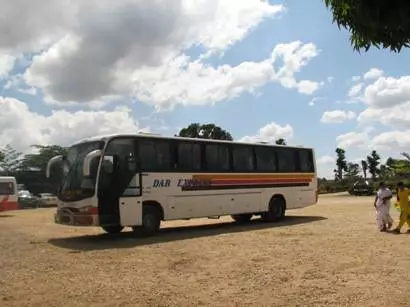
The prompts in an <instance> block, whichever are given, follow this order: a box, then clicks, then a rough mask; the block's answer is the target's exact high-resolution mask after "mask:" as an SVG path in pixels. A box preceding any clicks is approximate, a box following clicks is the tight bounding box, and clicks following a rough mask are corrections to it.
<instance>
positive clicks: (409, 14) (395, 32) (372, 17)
mask: <svg viewBox="0 0 410 307" xmlns="http://www.w3.org/2000/svg"><path fill="white" fill-rule="evenodd" d="M324 2H325V5H326V7H327V8H329V9H330V11H331V13H332V15H333V23H336V24H337V25H338V27H339V29H340V28H341V27H343V28H345V29H347V30H348V31H350V43H351V45H352V46H353V49H354V50H355V51H358V52H360V50H362V49H364V50H365V51H368V50H369V49H370V47H371V46H374V47H376V48H380V46H382V47H383V48H389V49H390V50H391V51H394V52H400V50H401V49H402V47H409V43H410V1H408V0H390V1H386V0H324Z"/></svg>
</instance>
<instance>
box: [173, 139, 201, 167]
mask: <svg viewBox="0 0 410 307" xmlns="http://www.w3.org/2000/svg"><path fill="white" fill-rule="evenodd" d="M177 146H178V168H179V169H180V170H186V171H189V170H200V169H201V145H200V144H196V143H185V142H182V143H178V145H177Z"/></svg>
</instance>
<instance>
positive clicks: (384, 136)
mask: <svg viewBox="0 0 410 307" xmlns="http://www.w3.org/2000/svg"><path fill="white" fill-rule="evenodd" d="M370 146H371V147H372V148H374V149H376V150H386V151H396V152H401V151H406V152H408V151H409V148H410V130H402V131H388V132H383V133H381V134H379V135H376V136H375V137H374V138H373V139H372V141H371V144H370Z"/></svg>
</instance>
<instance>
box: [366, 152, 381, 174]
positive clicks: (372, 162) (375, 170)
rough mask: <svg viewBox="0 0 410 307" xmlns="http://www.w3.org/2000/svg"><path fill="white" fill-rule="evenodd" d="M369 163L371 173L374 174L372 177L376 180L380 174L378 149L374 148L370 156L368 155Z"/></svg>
mask: <svg viewBox="0 0 410 307" xmlns="http://www.w3.org/2000/svg"><path fill="white" fill-rule="evenodd" d="M367 164H368V165H369V173H370V175H372V179H373V180H376V178H377V175H379V174H380V169H379V164H380V156H379V154H378V153H377V152H376V150H372V152H371V153H370V155H369V156H367Z"/></svg>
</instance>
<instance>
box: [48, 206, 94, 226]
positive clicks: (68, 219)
mask: <svg viewBox="0 0 410 307" xmlns="http://www.w3.org/2000/svg"><path fill="white" fill-rule="evenodd" d="M54 223H56V224H59V225H68V226H99V218H98V215H97V214H89V213H81V212H73V211H70V210H64V209H58V210H57V212H56V213H55V214H54Z"/></svg>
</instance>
